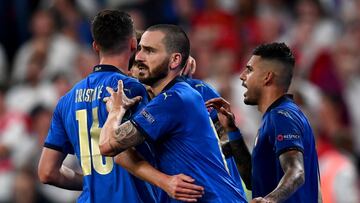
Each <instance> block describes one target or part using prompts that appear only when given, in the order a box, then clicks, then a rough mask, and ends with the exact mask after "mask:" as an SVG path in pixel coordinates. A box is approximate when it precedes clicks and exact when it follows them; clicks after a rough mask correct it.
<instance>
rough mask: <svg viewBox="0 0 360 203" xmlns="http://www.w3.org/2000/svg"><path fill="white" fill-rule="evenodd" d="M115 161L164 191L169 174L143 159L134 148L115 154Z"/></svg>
mask: <svg viewBox="0 0 360 203" xmlns="http://www.w3.org/2000/svg"><path fill="white" fill-rule="evenodd" d="M116 163H118V164H119V165H121V166H122V167H124V168H125V169H126V170H128V171H129V172H130V173H131V174H133V175H134V176H136V177H138V178H140V179H142V180H144V181H147V182H149V183H151V184H153V185H155V186H158V187H160V188H161V189H163V190H165V191H166V188H165V187H166V186H167V185H166V184H165V183H166V182H167V181H168V180H169V176H168V175H166V174H164V173H162V172H160V171H158V170H157V169H155V168H154V167H153V166H152V165H150V164H149V163H148V162H147V161H145V160H144V159H143V158H142V157H141V156H140V155H139V154H138V153H137V152H136V151H135V150H134V149H128V150H126V151H124V152H122V153H120V154H118V155H117V156H116Z"/></svg>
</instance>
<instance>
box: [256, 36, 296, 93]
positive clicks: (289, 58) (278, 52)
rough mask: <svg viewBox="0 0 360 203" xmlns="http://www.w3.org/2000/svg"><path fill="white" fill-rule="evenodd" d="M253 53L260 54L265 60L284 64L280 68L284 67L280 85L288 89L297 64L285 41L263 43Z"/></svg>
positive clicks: (279, 79) (281, 72)
mask: <svg viewBox="0 0 360 203" xmlns="http://www.w3.org/2000/svg"><path fill="white" fill-rule="evenodd" d="M253 55H256V56H260V57H261V58H262V59H265V60H273V61H277V62H279V63H281V64H282V66H279V68H282V70H281V71H279V73H280V77H279V78H278V80H277V81H278V83H279V85H282V86H283V87H285V89H286V91H287V90H288V89H289V86H290V83H291V79H292V75H293V69H294V66H295V58H294V56H293V54H292V52H291V50H290V48H289V47H288V46H287V45H286V44H285V43H277V42H274V43H269V44H262V45H260V46H258V47H256V48H255V49H254V51H253Z"/></svg>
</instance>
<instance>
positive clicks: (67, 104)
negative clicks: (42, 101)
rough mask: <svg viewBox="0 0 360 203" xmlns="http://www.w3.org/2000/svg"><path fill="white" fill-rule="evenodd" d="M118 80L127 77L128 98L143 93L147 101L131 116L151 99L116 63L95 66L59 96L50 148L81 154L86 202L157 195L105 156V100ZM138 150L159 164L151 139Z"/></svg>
mask: <svg viewBox="0 0 360 203" xmlns="http://www.w3.org/2000/svg"><path fill="white" fill-rule="evenodd" d="M118 80H122V81H123V84H124V92H125V93H126V95H127V96H128V97H130V98H132V97H134V96H142V100H141V102H140V103H139V104H138V105H136V106H135V107H134V108H132V109H130V110H129V111H128V112H127V113H126V115H125V118H124V120H129V119H130V118H132V117H133V116H134V115H135V114H136V113H138V112H139V111H140V110H141V109H142V108H143V107H144V106H145V104H146V103H147V102H148V100H147V92H146V89H145V88H144V86H143V85H142V84H141V83H139V82H138V81H137V80H136V79H133V78H130V77H128V76H126V75H124V74H123V73H121V71H120V70H118V69H117V68H116V67H114V66H110V65H97V66H95V67H94V72H93V73H91V74H90V75H89V76H88V77H86V78H85V79H83V80H81V81H80V82H78V83H77V84H76V85H75V86H74V87H73V88H72V89H71V90H70V91H69V92H68V93H67V94H66V95H64V96H63V97H62V98H61V99H60V100H59V102H58V104H57V106H56V108H55V111H54V114H53V118H52V121H51V126H50V129H49V133H48V136H47V139H46V141H45V147H48V148H51V149H55V150H58V151H61V152H63V153H65V154H68V153H71V154H73V153H75V154H76V156H77V158H78V160H79V162H80V165H81V167H82V171H83V175H84V179H83V192H82V194H81V195H80V197H79V198H78V202H81V203H82V202H89V203H97V202H98V203H100V202H106V203H119V202H144V203H147V202H155V201H156V199H157V197H156V193H157V192H156V191H155V189H154V188H153V186H151V185H150V184H148V183H145V182H143V181H141V180H139V179H137V178H135V177H134V176H132V175H131V174H130V173H128V172H127V171H126V170H125V169H124V168H122V167H121V166H119V165H117V164H115V163H114V160H113V158H112V157H104V156H102V155H101V154H100V150H99V135H100V130H101V127H102V126H103V125H104V123H105V121H106V118H107V115H108V113H107V111H106V106H105V103H104V102H103V98H104V97H106V96H109V93H108V92H107V91H106V89H105V88H106V87H112V88H113V89H117V84H118ZM137 150H138V151H139V152H140V153H141V154H142V155H143V156H144V157H145V158H146V159H147V160H148V161H149V162H154V159H153V157H152V151H151V149H150V148H149V146H148V145H147V143H144V144H142V145H139V146H138V148H137Z"/></svg>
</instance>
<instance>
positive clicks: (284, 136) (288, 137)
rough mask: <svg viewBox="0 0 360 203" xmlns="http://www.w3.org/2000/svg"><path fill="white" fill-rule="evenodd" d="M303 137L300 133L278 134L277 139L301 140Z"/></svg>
mask: <svg viewBox="0 0 360 203" xmlns="http://www.w3.org/2000/svg"><path fill="white" fill-rule="evenodd" d="M300 138H301V136H300V135H294V134H285V135H282V134H279V135H277V136H276V139H277V141H279V142H282V141H288V140H299V139H300Z"/></svg>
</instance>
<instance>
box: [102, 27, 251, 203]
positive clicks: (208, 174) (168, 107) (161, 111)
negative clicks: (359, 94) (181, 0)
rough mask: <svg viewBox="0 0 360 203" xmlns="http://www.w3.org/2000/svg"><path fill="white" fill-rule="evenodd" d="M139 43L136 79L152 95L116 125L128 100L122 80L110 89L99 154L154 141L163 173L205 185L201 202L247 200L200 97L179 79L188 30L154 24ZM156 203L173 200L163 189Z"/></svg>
mask: <svg viewBox="0 0 360 203" xmlns="http://www.w3.org/2000/svg"><path fill="white" fill-rule="evenodd" d="M139 47H140V48H139V49H138V53H137V54H136V57H135V59H136V62H137V63H138V67H139V69H140V72H139V78H141V81H142V82H143V83H145V84H147V85H150V86H151V88H152V90H153V92H154V94H155V95H156V96H155V98H153V99H152V100H151V101H150V102H149V104H148V105H147V106H146V107H145V108H144V109H143V110H142V111H141V113H140V114H138V115H137V116H135V117H134V118H133V119H131V120H130V121H127V122H125V123H123V124H121V125H117V124H118V121H119V120H121V118H122V116H123V115H124V114H125V112H126V110H127V108H129V107H130V106H131V103H129V99H128V98H126V96H125V95H123V92H122V91H121V90H122V86H123V85H122V82H121V81H119V88H118V91H117V92H115V91H114V90H112V89H109V90H108V91H110V93H111V97H110V98H109V100H108V104H107V105H108V106H109V107H111V108H110V109H111V110H110V112H109V117H108V119H107V121H106V123H105V125H104V128H103V129H102V131H101V134H100V150H101V153H102V154H105V155H112V156H114V155H116V154H118V153H120V154H121V152H122V151H123V150H125V149H127V148H130V147H133V146H137V145H138V144H140V143H142V142H144V140H147V141H149V142H151V143H154V145H155V154H156V157H157V160H158V162H157V164H158V166H159V169H160V170H161V171H163V172H165V173H168V174H176V173H184V174H186V175H189V176H191V177H193V178H194V179H195V180H196V181H195V183H196V184H198V185H201V186H203V187H204V189H205V193H204V195H203V196H202V198H199V201H203V202H246V199H245V197H244V196H243V195H242V193H241V191H240V190H239V188H238V186H237V184H236V183H235V181H234V180H233V179H232V178H231V177H230V175H229V173H228V171H227V169H226V163H225V160H224V157H223V155H222V153H221V149H220V146H219V140H218V138H217V136H216V132H215V129H214V127H213V125H211V124H212V122H211V121H210V118H209V115H208V112H207V110H206V108H205V105H204V101H203V99H202V97H201V95H200V94H199V93H198V92H197V91H196V90H194V89H193V88H192V87H190V86H189V85H188V84H187V83H186V82H184V80H183V79H182V78H181V77H179V76H180V73H181V71H182V69H183V67H184V66H185V64H186V61H187V59H188V57H189V51H190V42H189V39H188V37H187V35H186V33H185V32H184V31H183V30H182V29H181V28H180V27H178V26H175V25H156V26H152V27H150V28H148V29H147V30H146V31H145V33H144V34H143V36H142V38H141V41H140V46H139ZM130 101H131V100H130ZM160 202H171V200H170V199H169V198H168V197H167V196H166V195H165V194H164V193H162V194H161V197H160Z"/></svg>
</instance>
